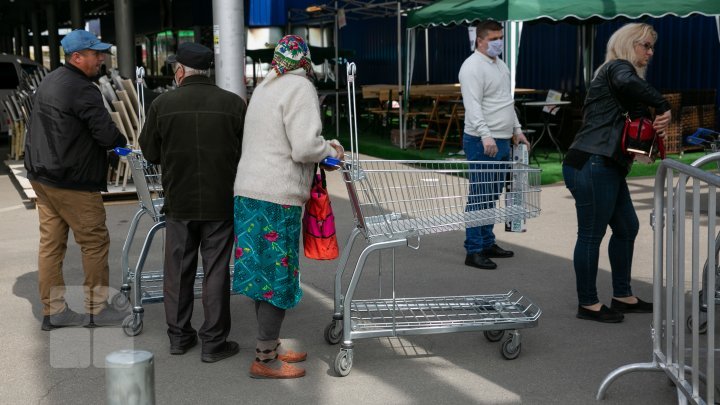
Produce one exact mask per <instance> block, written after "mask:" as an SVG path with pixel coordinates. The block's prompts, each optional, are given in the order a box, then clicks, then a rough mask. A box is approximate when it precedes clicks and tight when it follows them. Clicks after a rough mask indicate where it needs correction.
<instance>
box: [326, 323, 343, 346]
mask: <svg viewBox="0 0 720 405" xmlns="http://www.w3.org/2000/svg"><path fill="white" fill-rule="evenodd" d="M342 331H343V328H342V323H340V322H337V321H334V320H333V321H332V322H330V324H328V326H326V327H325V341H326V342H328V343H329V344H331V345H336V344H338V343H340V339H341V338H342Z"/></svg>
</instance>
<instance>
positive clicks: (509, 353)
mask: <svg viewBox="0 0 720 405" xmlns="http://www.w3.org/2000/svg"><path fill="white" fill-rule="evenodd" d="M521 347H522V345H521V344H520V343H517V344H515V343H514V342H513V339H512V338H510V339H508V340H506V341H504V342H503V344H502V346H501V347H500V353H502V355H503V357H505V358H506V359H508V360H515V359H517V357H518V356H519V355H520V348H521Z"/></svg>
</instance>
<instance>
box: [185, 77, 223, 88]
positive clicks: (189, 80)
mask: <svg viewBox="0 0 720 405" xmlns="http://www.w3.org/2000/svg"><path fill="white" fill-rule="evenodd" d="M189 84H212V85H214V84H215V82H214V81H213V80H212V79H211V78H209V77H207V76H204V75H192V76H188V77H186V78H184V79H183V81H182V84H181V85H180V87H185V86H187V85H189Z"/></svg>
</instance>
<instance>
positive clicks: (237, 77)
mask: <svg viewBox="0 0 720 405" xmlns="http://www.w3.org/2000/svg"><path fill="white" fill-rule="evenodd" d="M212 8H213V42H214V44H215V84H217V85H218V87H220V88H223V89H225V90H227V91H231V92H233V93H235V94H237V95H238V96H240V97H242V98H243V99H245V100H247V88H246V87H245V22H244V21H245V17H244V7H243V2H242V1H236V0H213V2H212Z"/></svg>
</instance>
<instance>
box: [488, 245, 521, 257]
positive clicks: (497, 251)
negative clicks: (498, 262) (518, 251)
mask: <svg viewBox="0 0 720 405" xmlns="http://www.w3.org/2000/svg"><path fill="white" fill-rule="evenodd" d="M480 254H481V255H483V256H485V257H491V258H496V259H504V258H506V257H513V256H515V253H514V252H513V251H512V250H505V249H503V248H501V247H500V246H498V245H497V244H496V243H494V244H493V245H492V246H490V247H489V248H485V249H483V250H482V252H480Z"/></svg>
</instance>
